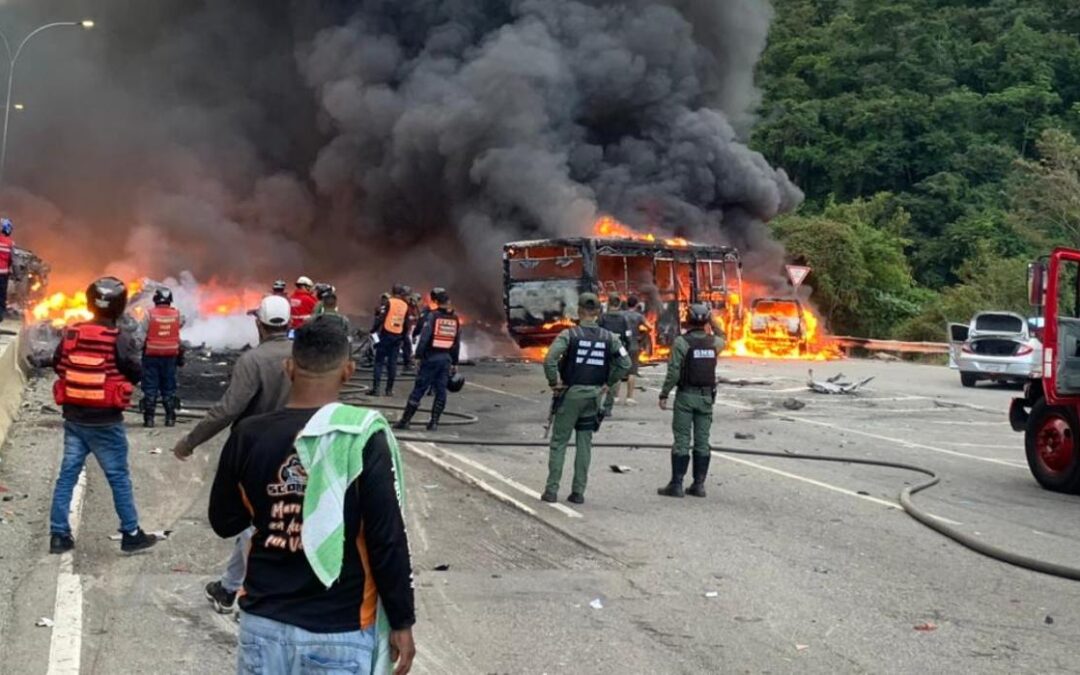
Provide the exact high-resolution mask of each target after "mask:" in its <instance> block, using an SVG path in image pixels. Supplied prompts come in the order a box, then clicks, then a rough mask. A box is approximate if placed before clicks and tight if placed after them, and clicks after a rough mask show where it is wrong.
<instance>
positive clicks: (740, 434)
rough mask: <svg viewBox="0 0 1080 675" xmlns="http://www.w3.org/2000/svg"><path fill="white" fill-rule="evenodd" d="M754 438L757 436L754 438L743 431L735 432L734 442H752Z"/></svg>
mask: <svg viewBox="0 0 1080 675" xmlns="http://www.w3.org/2000/svg"><path fill="white" fill-rule="evenodd" d="M755 438H757V436H755V435H754V434H748V433H746V432H744V431H736V432H735V440H737V441H752V440H754V439H755Z"/></svg>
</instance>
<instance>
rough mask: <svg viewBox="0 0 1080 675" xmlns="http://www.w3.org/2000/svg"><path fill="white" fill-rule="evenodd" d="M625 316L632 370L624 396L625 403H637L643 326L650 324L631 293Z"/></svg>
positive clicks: (625, 307) (638, 302) (627, 347)
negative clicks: (636, 393) (636, 388)
mask: <svg viewBox="0 0 1080 675" xmlns="http://www.w3.org/2000/svg"><path fill="white" fill-rule="evenodd" d="M623 316H625V317H626V323H627V340H628V342H627V345H626V349H627V351H629V352H630V372H629V373H627V375H626V379H625V380H624V382H626V395H625V397H624V398H623V405H637V401H635V400H634V387H636V386H637V375H638V364H639V363H640V360H641V331H642V327H643V326H647V325H648V324H647V322H646V321H645V315H644V314H642V313H641V303H640V301H639V300H638V299H637V297H636V296H633V295H631V296H630V297H629V298H627V299H626V305H624V306H623Z"/></svg>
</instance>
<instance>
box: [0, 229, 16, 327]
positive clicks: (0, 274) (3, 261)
mask: <svg viewBox="0 0 1080 675" xmlns="http://www.w3.org/2000/svg"><path fill="white" fill-rule="evenodd" d="M14 230H15V226H14V225H12V224H11V221H10V220H8V219H7V218H0V321H3V320H4V315H5V314H6V313H7V294H8V279H9V278H10V277H11V264H12V261H13V260H14V257H15V242H14V241H13V240H12V239H11V234H12V232H14Z"/></svg>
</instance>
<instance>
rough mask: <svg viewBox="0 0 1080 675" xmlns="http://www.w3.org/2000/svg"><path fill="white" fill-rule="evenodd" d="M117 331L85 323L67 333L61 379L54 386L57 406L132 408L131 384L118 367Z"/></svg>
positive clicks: (62, 351)
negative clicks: (129, 406)
mask: <svg viewBox="0 0 1080 675" xmlns="http://www.w3.org/2000/svg"><path fill="white" fill-rule="evenodd" d="M119 336H120V331H119V330H117V329H116V328H109V327H107V326H100V325H98V324H93V323H84V324H79V325H77V326H72V327H70V328H66V329H64V339H63V342H62V347H61V354H60V363H58V364H57V366H56V371H57V373H58V374H59V375H60V377H59V378H58V379H57V380H56V383H55V384H54V385H53V400H55V401H56V404H57V405H77V406H83V407H86V408H117V409H123V408H126V407H128V405H130V404H131V392H132V390H134V386H132V384H131V382H128V380H127V378H125V377H124V376H123V375H121V374H120V370H119V369H118V368H117V365H116V340H117V338H118V337H119Z"/></svg>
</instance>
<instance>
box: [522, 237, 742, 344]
mask: <svg viewBox="0 0 1080 675" xmlns="http://www.w3.org/2000/svg"><path fill="white" fill-rule="evenodd" d="M503 289H504V295H503V303H504V306H505V309H506V324H507V329H508V330H509V332H510V337H512V338H513V339H514V341H515V342H517V344H518V345H519V346H521V347H534V346H545V345H548V344H550V343H551V342H552V340H554V339H555V337H556V336H557V335H558V334H559V332H560V331H562V330H563V329H564V328H566V327H567V326H570V325H573V322H574V320H575V319H577V298H578V294H579V293H583V292H586V291H592V292H595V293H597V294H598V295H599V296H600V298H601V300H602V301H605V302H606V301H607V299H608V298H609V297H611V296H615V295H617V296H619V297H620V298H622V299H624V300H625V299H626V297H627V296H630V295H633V296H636V297H638V298H639V299H640V300H641V302H642V303H644V305H645V314H646V318H647V320H648V321H649V324H650V326H651V328H652V330H651V331H650V335H648V336H647V337H646V340H645V345H644V346H645V350H646V353H650V352H655V351H665V350H666V348H667V347H668V346H670V345H671V343H672V342H674V340H675V338H676V337H677V336H678V335H679V323H680V319H681V318H682V317H683V316H684V315H685V313H686V308H687V306H688V305H689V304H690V303H692V302H706V303H708V304H710V305H711V306H712V307H713V308H714V309H715V310H717V312H718V314H719V315H720V316H722V317H723V320H724V321H725V323H726V325H728V326H732V325H738V324H739V323H741V321H742V312H743V308H742V262H741V259H740V257H739V252H738V250H736V249H734V248H731V247H728V246H704V245H698V244H689V243H684V242H682V240H672V241H662V240H652V239H651V238H650V239H622V238H603V237H599V238H597V237H576V238H567V239H544V240H537V241H519V242H512V243H509V244H506V245H505V246H504V247H503Z"/></svg>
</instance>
